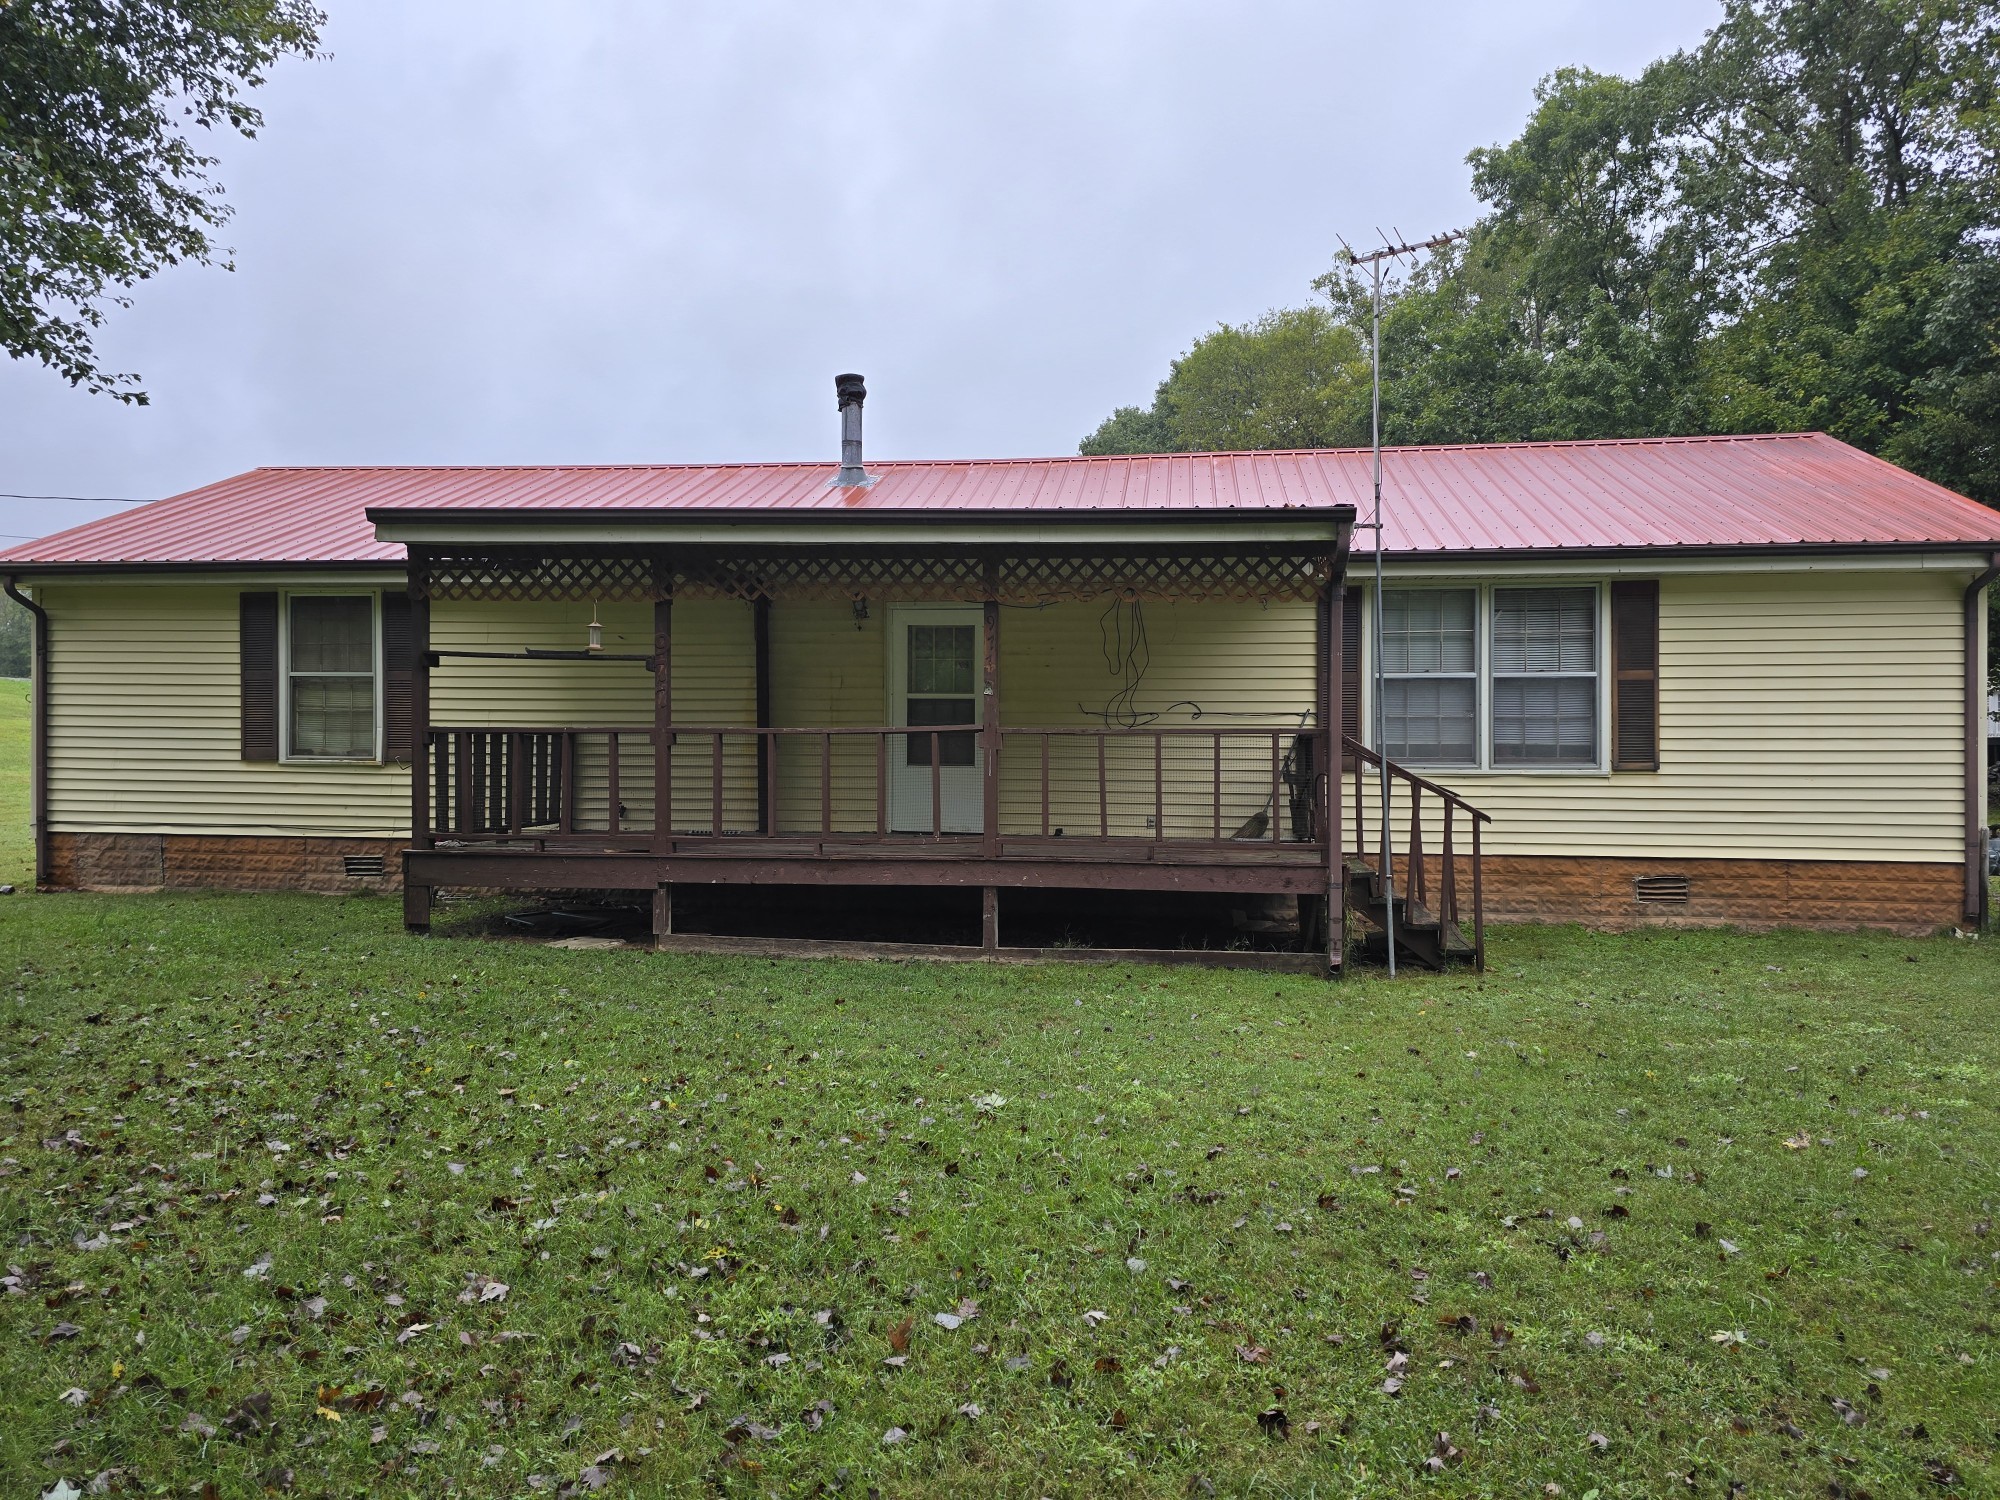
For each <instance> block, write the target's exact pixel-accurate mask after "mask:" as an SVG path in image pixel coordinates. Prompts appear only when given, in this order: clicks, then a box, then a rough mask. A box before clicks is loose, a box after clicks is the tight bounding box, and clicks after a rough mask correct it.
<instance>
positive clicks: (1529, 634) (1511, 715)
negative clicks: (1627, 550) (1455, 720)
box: [1493, 588, 1598, 766]
mask: <svg viewBox="0 0 2000 1500" xmlns="http://www.w3.org/2000/svg"><path fill="white" fill-rule="evenodd" d="M1597 697H1598V695H1597V590H1596V589H1594V588H1580V589H1495V590H1494V592H1493V763H1494V764H1495V765H1584V766H1588V765H1595V764H1596V763H1597V734H1598V730H1597Z"/></svg>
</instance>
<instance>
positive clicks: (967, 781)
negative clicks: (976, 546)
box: [889, 604, 986, 833]
mask: <svg viewBox="0 0 2000 1500" xmlns="http://www.w3.org/2000/svg"><path fill="white" fill-rule="evenodd" d="M985 635H986V629H985V611H984V610H983V609H982V608H981V607H980V606H979V605H976V604H974V605H970V606H966V605H942V606H929V607H925V608H915V607H912V608H902V607H892V608H891V609H890V611H889V722H890V723H891V724H892V725H894V726H896V727H897V728H899V729H900V728H903V727H905V726H907V727H909V728H910V729H912V730H925V731H928V730H930V729H932V728H936V729H938V730H939V731H940V732H939V733H938V735H937V739H936V746H937V752H938V755H937V760H938V764H937V781H936V788H935V790H936V795H937V804H938V805H937V809H936V811H938V812H940V813H941V815H942V818H941V826H942V829H943V831H944V832H946V833H980V832H983V831H984V830H983V827H982V822H983V816H984V812H985V792H984V788H983V784H982V779H981V778H982V776H983V774H984V769H985V754H984V751H983V750H982V749H981V748H980V744H979V723H980V720H981V718H982V717H983V703H984V688H985V680H986V642H985ZM931 747H932V738H931V735H930V734H929V733H927V732H925V733H911V734H906V735H901V736H898V737H896V738H893V739H891V740H890V741H889V827H890V829H891V830H892V831H894V832H896V833H929V832H930V831H931V827H932V814H933V807H932V791H933V786H932V780H931Z"/></svg>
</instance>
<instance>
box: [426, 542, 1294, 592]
mask: <svg viewBox="0 0 2000 1500" xmlns="http://www.w3.org/2000/svg"><path fill="white" fill-rule="evenodd" d="M1331 570H1332V559H1331V558H1330V557H1329V556H1328V555H1327V553H1325V552H1323V551H1322V552H1310V551H1304V550H1300V549H1297V548H1291V549H1285V548H1273V549H1253V550H1224V549H1220V548H1218V549H1214V550H1208V549H1196V548H1191V547H1184V548H1177V549H1174V550H1172V551H1162V552H1128V551H1110V550H1100V551H1074V552H1038V553H1018V552H1007V553H995V552H982V553H965V552H950V553H946V552H936V551H924V550H918V549H913V548H888V547H884V548H866V549H827V550H822V551H817V552H797V551H771V552H734V551H731V552H723V551H716V550H691V549H677V550H674V551H672V552H665V551H660V550H656V549H644V548H634V549H630V550H626V551H621V552H606V553H592V554H584V553H578V552H549V551H534V550H527V549H494V550H491V551H481V552H476V553H474V552H453V553H446V554H431V555H429V556H426V557H422V558H419V559H415V560H413V563H412V572H413V574H414V575H415V576H416V577H417V578H418V580H419V587H420V589H421V590H422V591H423V592H424V594H425V595H426V597H429V598H432V599H505V600H510V601H521V602H525V601H529V600H562V601H579V600H586V599H597V600H631V599H653V598H658V597H660V596H661V595H662V594H663V593H666V592H668V591H671V592H672V593H673V594H674V595H675V596H677V597H678V596H689V595H697V596H698V595H707V596H717V595H720V596H722V597H725V598H734V599H756V598H786V599H814V598H818V599H829V598H831V599H894V600H912V601H927V602H928V601H936V602H946V601H953V602H959V601H965V602H970V601H977V600H981V599H986V598H989V597H990V598H997V599H999V600H1001V601H1002V602H1004V603H1009V604H1043V603H1050V602H1053V601H1057V600H1076V599H1096V598H1103V597H1104V596H1106V595H1114V596H1119V597H1123V598H1128V599H1140V598H1145V599H1190V600H1198V599H1234V600H1251V601H1264V602H1268V601H1283V600H1299V599H1312V598H1314V597H1316V596H1317V595H1318V594H1319V592H1320V591H1321V590H1322V589H1323V588H1325V587H1326V585H1327V584H1328V582H1329V581H1330V580H1331Z"/></svg>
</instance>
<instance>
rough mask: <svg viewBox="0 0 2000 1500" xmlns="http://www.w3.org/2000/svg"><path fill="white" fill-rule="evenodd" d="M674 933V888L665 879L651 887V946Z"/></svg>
mask: <svg viewBox="0 0 2000 1500" xmlns="http://www.w3.org/2000/svg"><path fill="white" fill-rule="evenodd" d="M673 935H674V888H673V886H672V885H670V884H668V883H667V882H666V881H664V880H663V881H661V882H660V883H659V884H658V885H656V886H654V887H653V946H654V947H656V948H657V947H658V946H660V939H662V938H669V937H672V936H673Z"/></svg>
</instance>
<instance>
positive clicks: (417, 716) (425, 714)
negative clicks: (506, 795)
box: [403, 547, 433, 932]
mask: <svg viewBox="0 0 2000 1500" xmlns="http://www.w3.org/2000/svg"><path fill="white" fill-rule="evenodd" d="M409 590H410V847H411V848H412V849H429V848H430V847H431V845H432V842H433V840H432V837H431V597H430V595H431V591H430V574H429V558H428V557H427V556H426V555H425V554H424V553H423V552H421V551H419V550H418V549H417V548H415V547H412V548H410V564H409ZM407 868H408V867H407V865H406V866H405V869H407ZM403 926H404V927H406V928H407V929H408V930H409V931H411V932H428V931H430V926H431V888H430V887H429V886H427V885H413V884H411V883H410V882H409V881H408V880H407V879H406V880H405V881H404V883H403Z"/></svg>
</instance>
